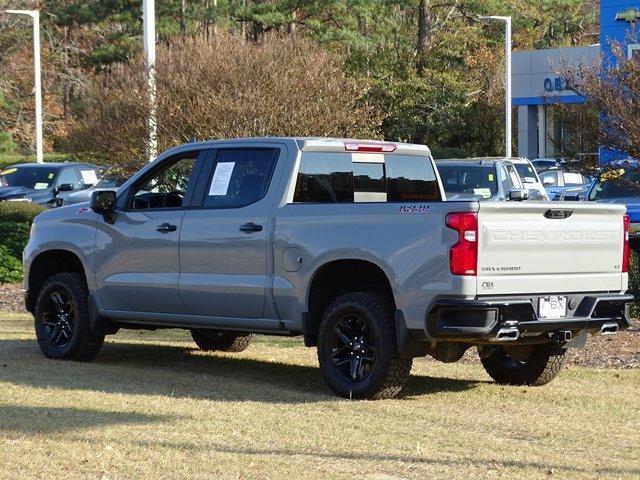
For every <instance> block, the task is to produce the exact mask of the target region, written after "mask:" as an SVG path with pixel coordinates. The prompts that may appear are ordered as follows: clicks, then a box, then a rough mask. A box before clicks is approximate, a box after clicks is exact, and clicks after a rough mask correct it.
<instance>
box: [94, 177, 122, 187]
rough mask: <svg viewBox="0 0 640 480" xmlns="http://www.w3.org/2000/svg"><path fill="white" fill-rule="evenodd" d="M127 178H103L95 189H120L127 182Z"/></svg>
mask: <svg viewBox="0 0 640 480" xmlns="http://www.w3.org/2000/svg"><path fill="white" fill-rule="evenodd" d="M126 181H127V179H126V178H119V177H102V178H101V179H100V181H99V182H98V183H96V187H95V188H118V187H120V186H122V185H123V184H124V182H126Z"/></svg>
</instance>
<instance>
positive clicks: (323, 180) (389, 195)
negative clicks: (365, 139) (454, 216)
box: [293, 151, 442, 203]
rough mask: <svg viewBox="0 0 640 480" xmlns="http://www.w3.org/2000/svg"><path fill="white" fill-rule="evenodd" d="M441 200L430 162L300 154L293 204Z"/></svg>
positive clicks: (419, 158) (368, 155)
mask: <svg viewBox="0 0 640 480" xmlns="http://www.w3.org/2000/svg"><path fill="white" fill-rule="evenodd" d="M440 200H442V197H441V194H440V186H439V184H438V180H437V178H436V174H435V172H434V169H433V165H432V163H431V160H430V158H428V157H426V156H420V155H403V154H390V153H384V154H383V153H360V152H357V153H356V152H354V153H349V152H344V153H342V152H315V151H311V152H303V153H302V157H301V159H300V168H299V171H298V178H297V181H296V188H295V192H294V196H293V201H294V203H370V202H407V201H411V202H432V201H440Z"/></svg>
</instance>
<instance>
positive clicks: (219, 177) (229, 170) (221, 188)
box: [209, 162, 236, 197]
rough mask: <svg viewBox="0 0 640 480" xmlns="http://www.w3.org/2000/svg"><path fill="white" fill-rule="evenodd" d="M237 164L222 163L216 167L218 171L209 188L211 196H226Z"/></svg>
mask: <svg viewBox="0 0 640 480" xmlns="http://www.w3.org/2000/svg"><path fill="white" fill-rule="evenodd" d="M235 166H236V162H222V163H218V164H217V165H216V171H215V172H214V174H213V178H212V179H211V185H210V186H209V196H210V197H213V196H214V195H226V194H227V190H229V182H230V181H231V175H232V174H233V169H234V168H235Z"/></svg>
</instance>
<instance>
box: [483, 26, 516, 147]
mask: <svg viewBox="0 0 640 480" xmlns="http://www.w3.org/2000/svg"><path fill="white" fill-rule="evenodd" d="M480 20H495V21H498V22H504V28H505V35H504V51H505V115H504V116H505V126H504V144H505V157H507V158H511V156H512V151H511V17H497V16H488V17H480Z"/></svg>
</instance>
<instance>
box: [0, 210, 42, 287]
mask: <svg viewBox="0 0 640 480" xmlns="http://www.w3.org/2000/svg"><path fill="white" fill-rule="evenodd" d="M43 210H44V209H43V208H42V207H41V206H39V205H34V204H32V203H26V202H0V283H7V282H19V281H20V280H21V279H22V264H21V262H20V259H21V258H22V250H24V247H25V245H26V244H27V242H28V241H29V230H30V228H31V223H32V222H33V219H34V218H35V216H36V215H37V214H38V213H40V212H42V211H43Z"/></svg>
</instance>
